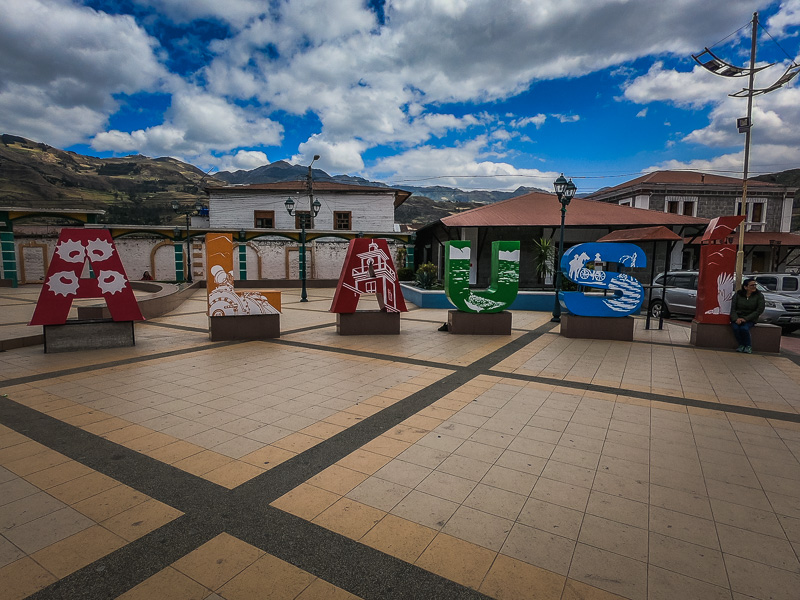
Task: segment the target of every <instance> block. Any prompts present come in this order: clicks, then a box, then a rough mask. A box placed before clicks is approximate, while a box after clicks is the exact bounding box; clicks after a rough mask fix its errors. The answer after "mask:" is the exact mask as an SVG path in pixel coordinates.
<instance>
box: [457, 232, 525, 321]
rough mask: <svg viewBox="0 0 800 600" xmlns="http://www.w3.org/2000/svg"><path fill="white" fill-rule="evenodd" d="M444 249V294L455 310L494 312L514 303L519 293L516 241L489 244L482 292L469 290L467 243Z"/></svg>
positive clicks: (462, 242)
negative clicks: (489, 257)
mask: <svg viewBox="0 0 800 600" xmlns="http://www.w3.org/2000/svg"><path fill="white" fill-rule="evenodd" d="M444 246H445V255H444V256H445V259H444V291H445V294H447V297H448V298H449V299H450V302H452V303H453V304H454V305H455V307H456V308H457V309H458V310H460V311H462V312H470V313H496V312H501V311H503V310H505V309H506V308H508V307H509V305H510V304H511V303H512V302H514V299H515V298H516V297H517V291H519V242H492V277H491V285H490V286H489V288H488V289H486V290H470V289H469V264H470V243H469V242H468V241H458V242H445V244H444Z"/></svg>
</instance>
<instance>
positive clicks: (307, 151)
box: [290, 135, 367, 173]
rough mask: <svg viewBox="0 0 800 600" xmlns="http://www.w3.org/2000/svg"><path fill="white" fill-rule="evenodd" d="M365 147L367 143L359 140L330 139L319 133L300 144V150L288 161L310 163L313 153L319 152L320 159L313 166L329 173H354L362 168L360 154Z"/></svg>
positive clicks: (302, 163) (362, 161) (362, 162)
mask: <svg viewBox="0 0 800 600" xmlns="http://www.w3.org/2000/svg"><path fill="white" fill-rule="evenodd" d="M366 149H367V144H365V143H364V142H362V141H360V140H355V139H351V140H346V141H330V140H326V139H325V138H324V137H322V136H320V135H314V136H312V137H311V138H310V139H309V140H307V141H305V142H303V143H302V144H300V148H299V150H300V152H299V153H298V154H296V155H294V156H293V157H292V158H291V160H290V162H291V163H293V164H300V165H307V164H310V163H311V160H312V159H313V157H314V155H315V154H319V155H320V159H319V160H318V161H317V162H316V163H315V166H319V168H320V169H325V170H326V171H328V172H329V173H330V172H333V173H354V172H358V171H361V170H362V169H363V168H364V160H363V159H362V158H361V155H362V153H363V152H364V151H365V150H366Z"/></svg>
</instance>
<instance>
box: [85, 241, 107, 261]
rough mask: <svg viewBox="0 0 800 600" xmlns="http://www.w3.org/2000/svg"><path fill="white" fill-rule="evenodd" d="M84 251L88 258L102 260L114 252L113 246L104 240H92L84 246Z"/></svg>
mask: <svg viewBox="0 0 800 600" xmlns="http://www.w3.org/2000/svg"><path fill="white" fill-rule="evenodd" d="M86 253H87V254H88V255H89V260H92V261H97V262H102V261H104V260H108V259H109V258H110V257H111V255H112V254H114V246H112V245H111V244H109V243H108V242H107V241H106V240H100V239H97V240H92V241H91V242H89V244H88V245H87V246H86Z"/></svg>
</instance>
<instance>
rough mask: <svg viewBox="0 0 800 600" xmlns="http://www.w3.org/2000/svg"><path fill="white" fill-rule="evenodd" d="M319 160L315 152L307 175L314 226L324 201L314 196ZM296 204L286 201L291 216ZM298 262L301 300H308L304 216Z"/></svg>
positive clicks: (292, 201)
mask: <svg viewBox="0 0 800 600" xmlns="http://www.w3.org/2000/svg"><path fill="white" fill-rule="evenodd" d="M317 160H319V154H315V155H314V160H312V161H311V164H310V165H308V175H307V176H306V187H307V188H308V207H309V216H310V217H311V218H310V222H311V227H312V228H313V227H314V217H316V216H317V215H318V214H319V209H320V208H322V203H321V202H320V201H319V200H316V199H315V198H314V179H313V175H312V173H311V165H313V164H314V162H315V161H317ZM294 204H295V202H294V200H292V199H291V198H287V199H286V202H284V206H285V207H286V212H288V213H289V214H290V215H291V216H295V209H294ZM298 263H299V264H298V266H299V268H300V281H301V282H302V286H303V287H302V291H301V293H300V302H308V293H307V292H306V220H305V218H304V216H303V217H301V218H300V256H299V260H298Z"/></svg>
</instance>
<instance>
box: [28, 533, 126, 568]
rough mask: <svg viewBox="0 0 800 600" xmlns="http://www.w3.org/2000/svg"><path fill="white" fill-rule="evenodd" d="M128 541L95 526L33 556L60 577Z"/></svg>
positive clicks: (120, 546) (32, 556)
mask: <svg viewBox="0 0 800 600" xmlns="http://www.w3.org/2000/svg"><path fill="white" fill-rule="evenodd" d="M126 543H127V542H126V541H125V540H124V539H122V538H121V537H119V536H118V535H116V534H114V533H112V532H111V531H109V530H108V529H105V528H104V527H100V526H99V525H95V526H94V527H90V528H89V529H86V530H84V531H81V532H79V533H76V534H75V535H72V536H70V537H68V538H66V539H63V540H61V541H60V542H56V543H55V544H51V545H50V546H47V547H46V548H43V549H42V550H39V551H38V552H35V553H34V554H32V555H31V558H33V559H34V560H35V561H36V562H37V563H39V564H40V565H42V566H43V567H44V568H45V569H47V570H48V571H50V572H51V573H53V574H54V575H56V576H57V577H66V576H67V575H69V574H70V573H73V572H75V571H77V570H78V569H81V568H83V567H85V566H86V565H88V564H91V563H93V562H94V561H96V560H98V559H99V558H102V557H103V556H105V555H106V554H110V553H111V552H113V551H115V550H117V549H119V548H122V546H124V545H125V544H126Z"/></svg>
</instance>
